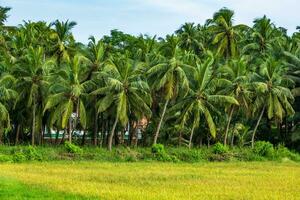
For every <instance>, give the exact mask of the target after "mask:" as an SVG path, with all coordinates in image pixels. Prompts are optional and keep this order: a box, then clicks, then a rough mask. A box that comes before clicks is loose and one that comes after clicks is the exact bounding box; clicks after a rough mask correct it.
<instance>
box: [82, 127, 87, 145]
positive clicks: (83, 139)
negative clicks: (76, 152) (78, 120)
mask: <svg viewBox="0 0 300 200" xmlns="http://www.w3.org/2000/svg"><path fill="white" fill-rule="evenodd" d="M85 136H86V130H85V129H84V131H83V135H82V140H81V146H84V145H85Z"/></svg>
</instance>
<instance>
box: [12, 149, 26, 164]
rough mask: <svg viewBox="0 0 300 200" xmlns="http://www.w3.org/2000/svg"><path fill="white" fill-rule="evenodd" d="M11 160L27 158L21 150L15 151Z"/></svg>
mask: <svg viewBox="0 0 300 200" xmlns="http://www.w3.org/2000/svg"><path fill="white" fill-rule="evenodd" d="M12 160H13V162H24V161H26V160H27V158H26V155H25V154H24V153H23V152H22V151H19V152H15V153H14V154H13V157H12Z"/></svg>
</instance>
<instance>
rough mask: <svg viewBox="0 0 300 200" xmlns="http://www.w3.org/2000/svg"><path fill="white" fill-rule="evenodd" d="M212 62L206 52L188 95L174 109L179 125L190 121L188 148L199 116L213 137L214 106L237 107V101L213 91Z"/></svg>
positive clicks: (198, 121) (214, 134)
mask: <svg viewBox="0 0 300 200" xmlns="http://www.w3.org/2000/svg"><path fill="white" fill-rule="evenodd" d="M213 62H214V59H213V55H212V53H209V52H208V58H207V59H206V60H205V62H203V63H202V64H198V65H197V67H196V69H195V73H194V79H193V80H192V81H191V86H190V90H189V93H188V95H187V96H186V97H185V98H183V100H182V101H180V102H179V103H178V104H177V105H176V106H175V108H179V109H180V110H181V116H180V118H179V121H180V124H181V126H182V127H183V126H184V125H185V124H186V123H187V122H188V120H191V133H190V139H189V148H191V146H192V139H193V135H194V130H195V129H196V128H197V127H198V126H199V123H200V121H201V116H203V118H204V119H205V122H206V124H207V125H208V128H209V131H210V133H211V135H212V136H213V137H215V136H216V125H215V123H214V120H213V117H212V113H213V111H215V110H217V108H216V105H217V104H219V105H225V104H232V105H239V103H238V101H237V100H236V99H235V98H234V97H232V96H228V95H218V94H215V93H216V92H215V91H214V90H213V88H215V86H213V85H212V84H214V82H213V81H212V80H213V78H214V77H213V76H212V75H213V69H212V64H213Z"/></svg>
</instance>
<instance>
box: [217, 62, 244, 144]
mask: <svg viewBox="0 0 300 200" xmlns="http://www.w3.org/2000/svg"><path fill="white" fill-rule="evenodd" d="M247 66H248V63H247V61H246V58H245V57H241V58H240V59H234V60H231V61H229V62H228V64H227V65H225V66H223V67H221V68H219V71H220V72H221V74H222V75H221V77H222V78H220V79H218V82H219V84H221V85H222V86H223V87H224V89H222V90H221V91H219V93H220V94H225V95H229V96H232V97H234V98H235V99H236V100H237V101H238V102H239V106H237V105H235V104H232V105H230V107H229V116H228V120H227V126H226V130H225V136H224V145H226V144H227V136H228V131H229V127H230V123H231V120H232V117H233V113H234V112H235V111H237V110H238V108H239V107H242V108H245V109H246V110H249V105H248V104H249V102H250V91H249V80H248V74H249V70H248V68H247Z"/></svg>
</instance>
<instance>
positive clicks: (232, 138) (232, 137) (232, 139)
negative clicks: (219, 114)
mask: <svg viewBox="0 0 300 200" xmlns="http://www.w3.org/2000/svg"><path fill="white" fill-rule="evenodd" d="M233 142H234V133H232V136H231V146H232V147H233Z"/></svg>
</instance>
